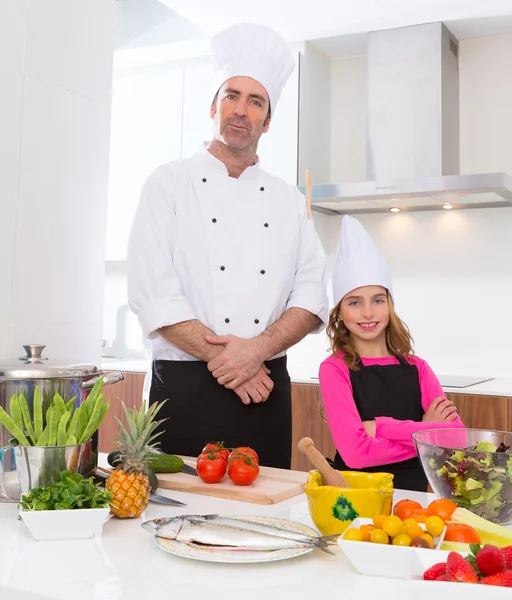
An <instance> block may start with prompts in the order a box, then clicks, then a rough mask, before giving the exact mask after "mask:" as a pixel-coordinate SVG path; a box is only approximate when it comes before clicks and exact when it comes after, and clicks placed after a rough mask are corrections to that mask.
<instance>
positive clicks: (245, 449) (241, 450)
mask: <svg viewBox="0 0 512 600" xmlns="http://www.w3.org/2000/svg"><path fill="white" fill-rule="evenodd" d="M240 454H243V455H244V456H250V457H251V459H252V461H253V462H255V463H256V464H257V465H259V464H260V459H259V458H258V455H257V454H256V450H253V449H252V448H249V446H239V447H238V448H235V449H234V450H233V452H231V454H230V455H229V459H230V460H231V459H232V458H239V457H240Z"/></svg>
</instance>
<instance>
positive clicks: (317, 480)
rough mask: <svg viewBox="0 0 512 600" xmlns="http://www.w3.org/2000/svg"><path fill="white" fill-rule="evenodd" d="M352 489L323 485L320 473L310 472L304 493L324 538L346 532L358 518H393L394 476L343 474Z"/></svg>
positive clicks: (310, 512) (347, 472) (358, 472)
mask: <svg viewBox="0 0 512 600" xmlns="http://www.w3.org/2000/svg"><path fill="white" fill-rule="evenodd" d="M341 473H342V475H343V476H344V477H345V479H346V480H347V482H348V484H349V485H350V488H341V487H335V486H332V485H324V481H323V478H322V475H321V474H320V473H319V472H318V471H310V472H309V477H308V480H307V481H306V485H305V487H304V492H305V493H306V495H307V497H308V508H309V514H310V515H311V518H312V519H313V522H314V524H315V525H316V527H317V528H318V530H319V531H320V532H321V533H322V534H323V535H335V534H337V533H343V532H344V531H345V529H346V528H347V527H348V526H349V525H350V523H352V521H353V520H354V519H356V518H357V517H364V518H372V517H374V516H375V515H380V514H382V515H390V514H391V508H392V506H393V475H392V474H391V473H364V472H362V471H341Z"/></svg>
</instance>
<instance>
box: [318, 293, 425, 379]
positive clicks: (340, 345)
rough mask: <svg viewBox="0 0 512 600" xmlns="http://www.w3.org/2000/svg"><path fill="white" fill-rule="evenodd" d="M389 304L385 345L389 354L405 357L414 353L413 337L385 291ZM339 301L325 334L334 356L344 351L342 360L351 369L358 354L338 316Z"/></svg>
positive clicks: (330, 317)
mask: <svg viewBox="0 0 512 600" xmlns="http://www.w3.org/2000/svg"><path fill="white" fill-rule="evenodd" d="M387 298H388V306H389V323H388V326H387V327H386V346H387V349H388V351H389V352H390V354H393V355H394V356H400V357H402V358H407V357H410V356H413V355H414V350H413V343H414V342H413V339H412V337H411V333H410V331H409V328H408V327H407V325H406V324H405V323H404V322H403V321H402V320H401V319H400V317H399V316H398V315H397V314H396V312H395V308H394V305H393V300H392V298H391V296H390V294H389V292H387ZM340 304H341V300H340V302H338V304H337V305H336V306H335V307H334V308H333V309H332V310H331V312H330V314H329V323H328V324H327V335H328V336H329V338H330V340H331V349H332V353H333V354H334V355H335V356H336V355H338V354H339V353H340V352H344V353H345V356H344V357H343V360H344V362H345V364H346V365H347V367H348V368H349V369H351V370H352V371H357V370H358V369H359V367H358V365H357V363H358V362H359V355H358V354H357V352H356V349H355V346H354V344H353V343H352V339H351V335H350V331H349V330H348V329H347V327H346V326H345V323H343V321H342V320H341V319H340V317H339V311H340Z"/></svg>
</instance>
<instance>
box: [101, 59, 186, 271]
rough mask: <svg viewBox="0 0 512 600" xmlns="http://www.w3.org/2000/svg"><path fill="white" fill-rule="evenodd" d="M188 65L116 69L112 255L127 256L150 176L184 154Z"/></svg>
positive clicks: (110, 229) (109, 246)
mask: <svg viewBox="0 0 512 600" xmlns="http://www.w3.org/2000/svg"><path fill="white" fill-rule="evenodd" d="M182 95H183V70H182V69H172V70H171V69H168V68H167V69H165V68H158V69H152V70H149V69H148V70H141V69H131V70H130V71H128V72H118V73H116V74H115V79H114V90H113V99H112V125H111V140H110V175H109V198H108V221H107V250H106V259H107V260H125V258H126V246H127V242H128V236H129V233H130V228H131V223H132V220H133V215H134V212H135V209H136V207H137V204H138V202H139V198H140V191H141V188H142V186H143V184H144V182H145V180H146V179H147V177H148V176H149V175H150V174H151V173H152V172H153V171H154V169H155V168H156V167H158V166H159V165H160V164H162V163H165V162H169V161H172V160H177V159H179V158H180V157H181V113H182V100H183V97H182Z"/></svg>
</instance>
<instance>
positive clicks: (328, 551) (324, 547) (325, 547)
mask: <svg viewBox="0 0 512 600" xmlns="http://www.w3.org/2000/svg"><path fill="white" fill-rule="evenodd" d="M317 548H318V549H319V550H321V551H322V552H325V553H326V554H330V555H331V556H336V554H334V552H333V551H332V550H329V548H327V546H322V545H321V544H319V545H318V546H317Z"/></svg>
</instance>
